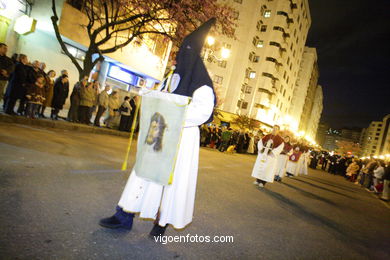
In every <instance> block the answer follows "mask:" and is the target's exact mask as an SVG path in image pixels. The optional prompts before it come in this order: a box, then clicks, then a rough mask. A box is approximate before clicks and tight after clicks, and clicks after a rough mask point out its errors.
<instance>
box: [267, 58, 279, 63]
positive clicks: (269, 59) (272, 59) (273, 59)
mask: <svg viewBox="0 0 390 260" xmlns="http://www.w3.org/2000/svg"><path fill="white" fill-rule="evenodd" d="M265 60H266V61H271V62H274V63H277V62H278V61H277V60H276V59H275V58H272V57H267V58H265Z"/></svg>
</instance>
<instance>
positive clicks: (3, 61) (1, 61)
mask: <svg viewBox="0 0 390 260" xmlns="http://www.w3.org/2000/svg"><path fill="white" fill-rule="evenodd" d="M7 50H8V47H7V45H6V44H4V43H0V101H1V100H2V99H3V97H4V89H5V87H6V85H7V82H8V80H9V76H10V75H11V73H12V71H13V70H14V67H15V66H14V62H13V61H12V59H11V58H9V57H7Z"/></svg>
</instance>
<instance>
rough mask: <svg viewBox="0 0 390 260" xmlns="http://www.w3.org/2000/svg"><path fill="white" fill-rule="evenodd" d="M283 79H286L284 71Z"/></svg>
mask: <svg viewBox="0 0 390 260" xmlns="http://www.w3.org/2000/svg"><path fill="white" fill-rule="evenodd" d="M283 78H284V79H286V71H284V74H283Z"/></svg>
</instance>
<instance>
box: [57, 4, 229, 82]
mask: <svg viewBox="0 0 390 260" xmlns="http://www.w3.org/2000/svg"><path fill="white" fill-rule="evenodd" d="M68 2H75V3H77V8H78V9H80V10H81V11H82V12H83V13H84V14H85V15H86V16H87V18H88V23H87V24H81V26H82V28H83V29H84V30H85V31H86V33H87V35H88V40H89V46H87V50H86V54H85V59H84V60H83V63H82V64H80V63H79V62H78V61H77V59H76V58H75V57H74V56H73V55H72V54H71V53H70V52H69V51H68V49H67V47H66V45H65V43H64V41H63V39H62V37H61V34H60V30H59V27H58V21H59V17H58V14H57V11H56V0H52V11H53V15H52V17H51V20H52V24H53V27H54V31H55V35H56V38H57V40H58V42H59V43H60V45H61V48H62V50H63V51H64V53H65V54H66V55H67V56H68V57H69V58H70V59H71V61H72V63H73V64H74V65H75V66H76V68H77V70H78V72H79V77H80V79H81V78H82V77H83V76H85V75H89V73H90V72H91V70H92V69H93V67H94V66H95V65H96V64H97V63H98V62H99V61H103V60H104V55H105V54H108V53H112V52H115V51H117V50H119V49H121V48H123V47H125V46H126V45H128V44H129V43H131V42H132V41H134V40H136V39H140V38H142V36H143V35H146V34H160V35H164V36H166V37H167V39H170V40H172V41H173V43H174V44H176V45H177V44H178V43H180V42H181V40H182V39H183V38H184V36H185V35H186V34H187V33H188V32H189V31H192V30H193V29H195V28H196V27H197V26H199V25H200V24H201V23H202V22H204V21H206V20H207V19H209V18H211V17H216V18H217V21H218V24H217V30H218V31H219V32H221V33H222V34H224V35H227V36H229V37H234V27H235V22H234V20H235V18H234V14H233V9H232V8H230V7H228V6H226V5H221V4H218V3H217V0H202V1H199V0H78V1H70V0H68Z"/></svg>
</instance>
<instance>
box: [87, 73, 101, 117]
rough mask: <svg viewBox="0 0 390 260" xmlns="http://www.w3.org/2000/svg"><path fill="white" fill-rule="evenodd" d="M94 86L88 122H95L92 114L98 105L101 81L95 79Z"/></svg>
mask: <svg viewBox="0 0 390 260" xmlns="http://www.w3.org/2000/svg"><path fill="white" fill-rule="evenodd" d="M92 88H93V104H92V107H90V109H89V111H88V124H93V122H91V119H92V114H93V113H94V112H96V107H97V105H98V96H99V89H100V84H99V81H97V80H95V81H94V82H93V85H92Z"/></svg>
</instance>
